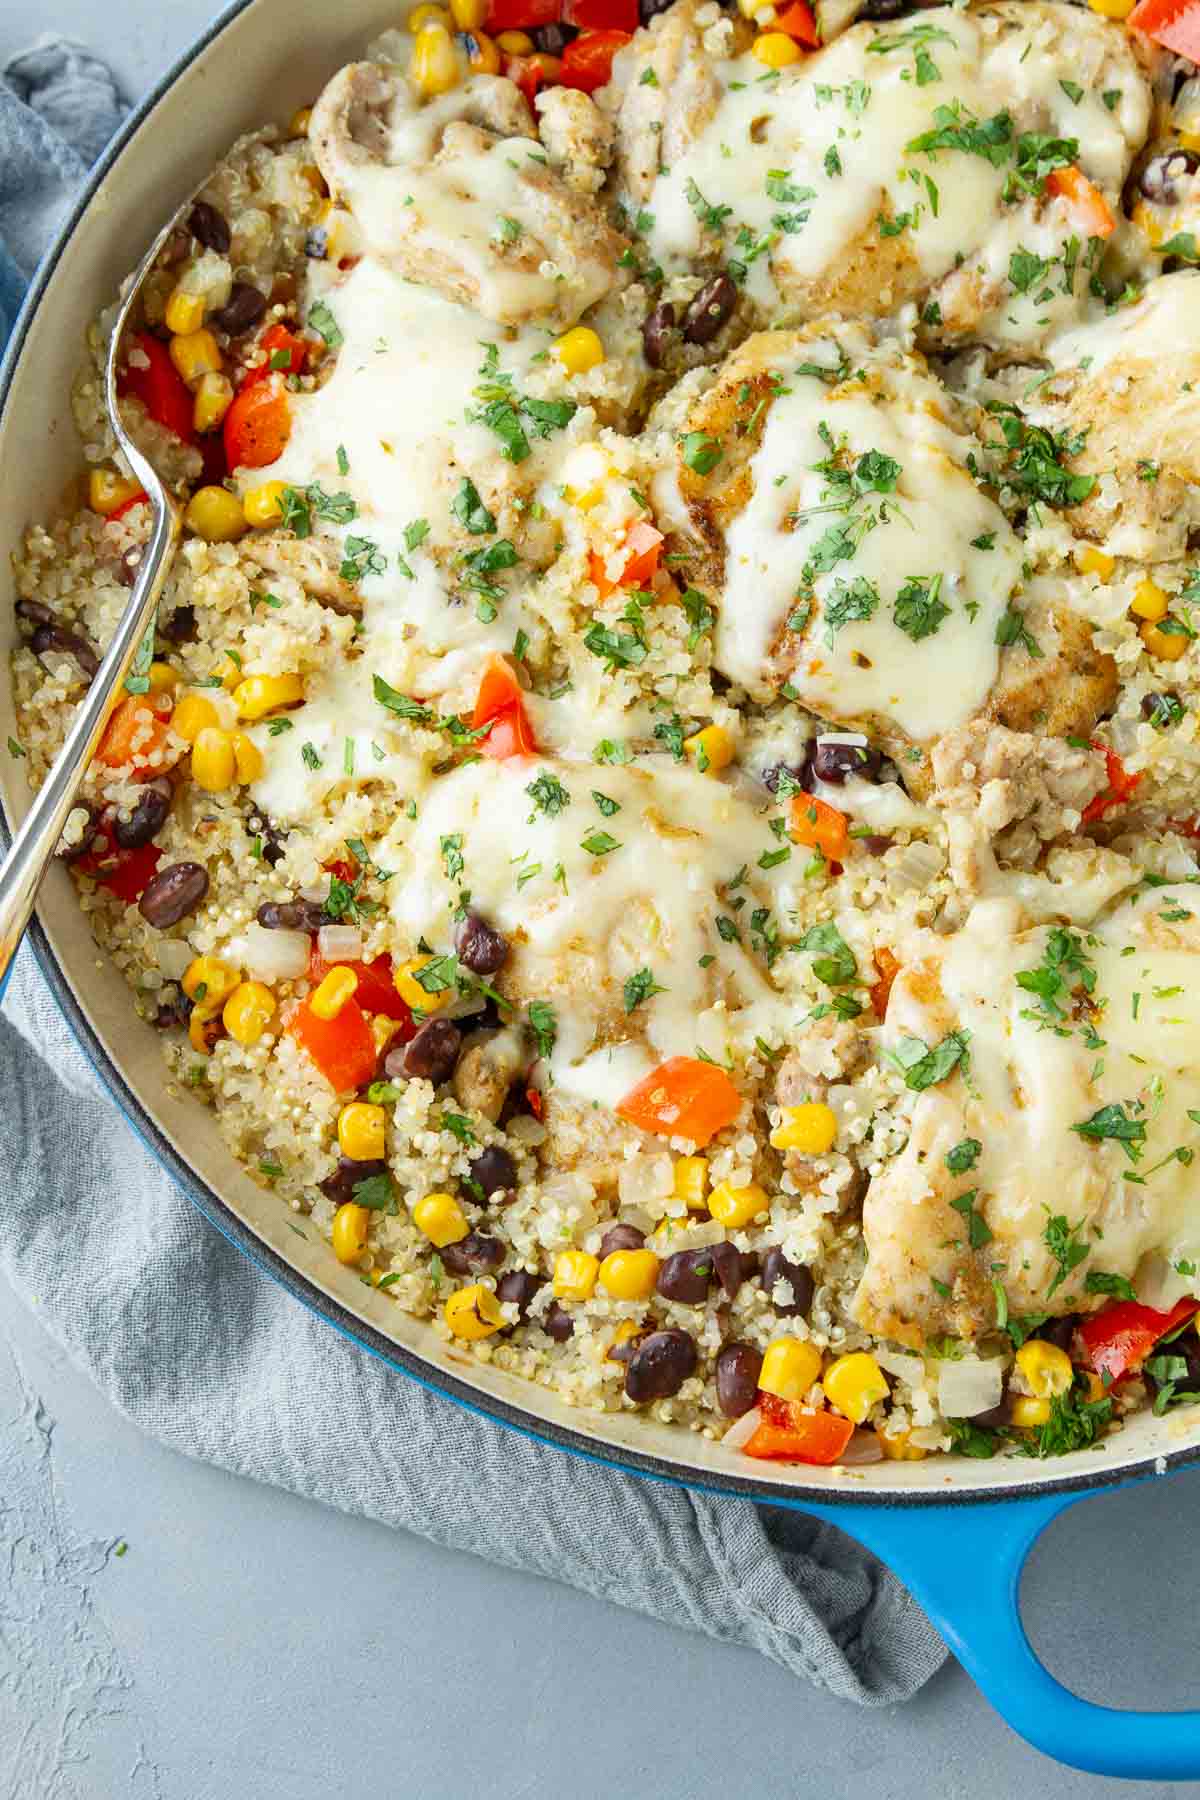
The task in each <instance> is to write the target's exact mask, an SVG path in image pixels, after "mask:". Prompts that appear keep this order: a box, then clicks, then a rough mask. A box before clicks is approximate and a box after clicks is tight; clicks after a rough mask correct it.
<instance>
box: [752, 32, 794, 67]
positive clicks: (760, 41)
mask: <svg viewBox="0 0 1200 1800" xmlns="http://www.w3.org/2000/svg"><path fill="white" fill-rule="evenodd" d="M754 54H755V56H756V57H757V59H758V61H759V62H760V63H765V64H766V65H767V67H768V69H786V68H787V66H788V64H789V63H794V62H799V60H800V46H799V44H798V43H797V42H796V40H795V38H790V37H789V36H788V35H787V33H786V31H764V32H763V33H762V34H761V36H759V37H756V38H755V40H754Z"/></svg>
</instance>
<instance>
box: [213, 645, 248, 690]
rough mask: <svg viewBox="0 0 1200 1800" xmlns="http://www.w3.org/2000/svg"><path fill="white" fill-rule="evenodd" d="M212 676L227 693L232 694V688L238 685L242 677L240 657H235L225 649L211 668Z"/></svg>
mask: <svg viewBox="0 0 1200 1800" xmlns="http://www.w3.org/2000/svg"><path fill="white" fill-rule="evenodd" d="M213 677H214V679H215V680H217V681H219V682H220V684H221V686H222V687H223V688H224V689H225V692H226V693H227V694H232V692H233V690H234V688H236V687H240V685H241V683H242V681H243V679H244V677H243V674H242V659H241V657H240V656H239V657H235V656H233V655H232V653H231V652H230V651H228V650H226V651H225V653H224V655H223V656H222V657H221V660H220V661H219V662H218V663H217V664H216V665H215V666H214V668H213Z"/></svg>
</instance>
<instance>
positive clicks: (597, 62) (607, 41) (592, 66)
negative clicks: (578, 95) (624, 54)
mask: <svg viewBox="0 0 1200 1800" xmlns="http://www.w3.org/2000/svg"><path fill="white" fill-rule="evenodd" d="M629 40H630V33H629V32H628V31H589V32H586V33H585V34H584V36H583V37H577V38H572V39H571V42H570V43H569V44H568V45H567V47H566V49H565V50H564V51H563V55H562V73H561V75H560V76H559V78H558V79H559V84H560V85H561V86H562V87H569V88H579V89H580V90H581V91H582V92H583V93H585V94H594V93H595V91H596V89H597V88H601V87H605V86H607V84H608V82H610V81H611V80H612V64H613V57H614V56H615V55H616V54H617V51H618V50H623V49H624V48H625V46H626V44H627V43H628V42H629Z"/></svg>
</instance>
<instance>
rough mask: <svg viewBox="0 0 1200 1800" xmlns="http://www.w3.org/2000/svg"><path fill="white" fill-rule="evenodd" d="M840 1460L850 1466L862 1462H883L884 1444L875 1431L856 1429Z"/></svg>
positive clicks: (852, 1466)
mask: <svg viewBox="0 0 1200 1800" xmlns="http://www.w3.org/2000/svg"><path fill="white" fill-rule="evenodd" d="M838 1461H839V1462H840V1463H845V1464H846V1466H847V1467H848V1468H854V1467H855V1466H856V1465H861V1464H862V1463H877V1462H882V1461H883V1445H882V1444H881V1443H880V1441H879V1439H878V1438H877V1437H876V1435H875V1433H874V1432H873V1431H856V1432H855V1434H854V1436H853V1437H852V1438H851V1439H850V1442H849V1443H848V1444H847V1445H846V1448H845V1449H844V1450H843V1451H842V1454H841V1455H840V1456H839V1457H838Z"/></svg>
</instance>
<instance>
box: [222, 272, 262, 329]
mask: <svg viewBox="0 0 1200 1800" xmlns="http://www.w3.org/2000/svg"><path fill="white" fill-rule="evenodd" d="M266 310H267V296H266V295H265V294H264V293H261V292H260V291H259V289H258V288H256V287H252V286H251V285H250V283H249V282H248V281H235V282H234V284H233V289H232V291H231V293H230V295H229V298H228V300H227V301H226V302H225V304H224V306H223V307H221V309H220V311H219V312H215V313H214V314H213V319H214V321H215V322H216V324H217V325H219V326H220V328H221V330H222V331H223V332H225V333H226V334H227V335H228V336H229V337H241V335H242V333H243V332H244V331H249V330H250V328H251V326H252V325H257V324H258V321H259V320H260V319H261V318H262V316H263V314H264V313H265V312H266Z"/></svg>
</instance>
